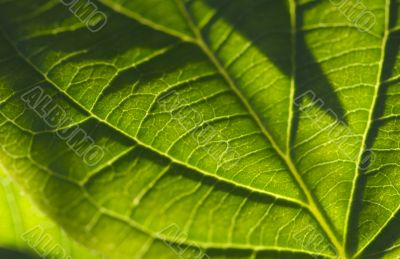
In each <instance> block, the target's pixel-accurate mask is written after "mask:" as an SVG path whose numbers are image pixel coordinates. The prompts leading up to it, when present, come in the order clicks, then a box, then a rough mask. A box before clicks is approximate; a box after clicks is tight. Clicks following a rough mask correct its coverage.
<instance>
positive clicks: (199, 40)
mask: <svg viewBox="0 0 400 259" xmlns="http://www.w3.org/2000/svg"><path fill="white" fill-rule="evenodd" d="M290 1H293V0H290ZM176 2H177V4H178V5H179V7H180V10H181V11H182V14H183V16H184V17H185V18H186V20H187V23H188V25H189V27H190V28H191V29H192V31H193V33H194V35H195V37H196V38H195V41H194V42H195V43H196V44H197V45H198V46H199V47H200V48H201V49H202V50H203V52H204V53H205V54H206V55H207V56H208V57H209V59H210V61H211V62H212V63H213V64H214V65H215V67H216V68H217V69H218V71H219V72H220V73H221V75H222V76H223V77H224V79H225V80H226V81H227V83H228V85H229V86H230V87H231V89H232V91H233V92H234V93H235V94H236V95H237V96H238V98H239V99H240V100H241V102H242V103H243V105H244V106H245V107H246V109H247V110H248V112H249V114H250V115H251V116H252V118H253V119H254V120H255V122H256V123H257V125H258V127H259V128H260V130H261V131H262V132H263V134H264V135H265V137H266V138H267V139H268V140H269V142H270V143H271V146H272V147H273V148H274V150H275V151H276V153H277V154H278V155H279V156H280V158H281V159H282V160H283V161H284V163H285V164H286V166H287V168H288V169H289V171H290V172H291V174H292V176H293V177H294V179H295V181H296V183H297V184H298V186H299V188H300V189H301V190H302V192H303V193H304V194H305V196H306V198H307V201H308V206H307V209H308V210H309V212H310V214H311V215H313V217H314V218H315V219H316V220H317V222H318V223H319V224H320V226H321V228H322V229H323V231H324V232H325V234H326V235H327V237H328V238H329V240H330V241H331V242H332V244H333V245H334V246H335V248H336V250H337V252H338V254H339V257H340V258H346V252H345V250H344V247H343V246H342V244H341V242H340V241H339V240H338V238H337V236H336V233H335V231H334V230H333V229H332V227H331V223H330V221H329V219H327V218H326V217H325V215H324V212H322V211H321V210H320V209H319V208H320V204H319V202H318V201H317V200H316V199H315V198H314V195H313V194H312V192H311V191H310V189H309V188H308V186H307V184H306V183H305V182H304V180H303V178H302V176H301V174H300V173H299V171H298V170H297V167H296V165H295V163H294V162H293V160H292V158H291V154H290V152H289V150H288V151H287V152H283V151H282V150H281V148H280V147H279V145H278V144H277V143H276V141H275V140H274V138H273V137H272V135H271V134H270V132H269V131H268V130H267V128H266V127H265V125H264V124H263V123H262V121H261V119H260V117H259V115H258V114H257V112H256V111H255V110H254V108H253V107H252V106H251V105H250V103H249V102H248V101H247V99H246V98H245V97H244V96H243V94H242V93H241V91H240V90H239V87H238V86H237V84H236V82H235V80H234V79H233V78H232V76H231V75H230V74H229V72H228V71H227V70H226V69H225V68H224V67H223V66H222V65H221V62H220V61H219V59H218V58H217V57H216V56H215V55H214V53H213V52H212V50H211V49H210V47H209V46H208V44H207V42H206V41H205V39H204V37H203V35H202V33H201V31H200V30H199V29H198V28H197V26H196V25H195V23H194V21H193V18H192V16H191V14H190V12H189V11H188V10H187V8H186V6H185V4H184V3H183V2H182V0H176ZM291 4H292V5H293V4H294V5H295V3H294V2H291ZM291 19H292V20H293V19H294V20H295V19H296V18H295V17H292V18H291ZM294 26H295V24H294V25H293V24H292V30H293V29H295V27H294ZM293 33H294V32H293V31H292V34H293ZM294 46H295V45H293V47H294ZM292 51H293V50H292ZM293 61H294V60H293V59H292V62H293ZM292 65H293V67H294V64H292ZM293 80H294V78H293V77H292V84H294V81H293ZM293 86H294V85H293ZM291 91H293V89H292V90H291ZM291 104H292V102H291ZM290 109H292V107H290ZM290 119H293V118H292V116H290ZM290 124H291V122H290ZM288 137H289V136H288Z"/></svg>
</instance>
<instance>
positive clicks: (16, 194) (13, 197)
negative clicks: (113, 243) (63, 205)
mask: <svg viewBox="0 0 400 259" xmlns="http://www.w3.org/2000/svg"><path fill="white" fill-rule="evenodd" d="M0 200H1V203H0V204H1V213H0V220H1V226H0V232H1V235H0V247H2V249H0V255H1V256H4V258H9V256H7V257H6V256H5V253H6V251H7V252H8V253H10V252H11V251H21V252H26V253H27V257H26V258H38V257H39V256H48V257H50V256H53V257H54V258H63V256H64V257H66V258H68V256H70V257H72V258H76V259H79V258H82V259H91V258H101V257H100V256H98V255H95V254H93V253H92V252H90V251H88V250H86V249H85V248H83V247H82V246H81V245H79V244H77V243H76V242H75V241H73V240H71V238H69V237H68V236H67V235H66V234H65V232H64V231H63V230H62V229H60V227H58V226H57V225H56V224H54V222H53V221H51V220H50V219H48V218H47V217H46V216H45V215H44V214H43V213H42V212H41V211H39V210H38V209H37V208H36V206H35V205H34V204H33V203H32V201H31V200H30V199H29V198H28V197H27V196H26V195H25V194H23V193H21V191H20V190H19V188H18V187H17V186H16V185H15V184H14V183H13V182H12V181H10V179H9V177H7V175H5V174H4V173H3V172H2V171H0ZM4 248H7V249H4ZM29 254H31V255H32V257H28V256H29ZM57 256H58V257H57ZM24 258H25V257H24Z"/></svg>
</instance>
